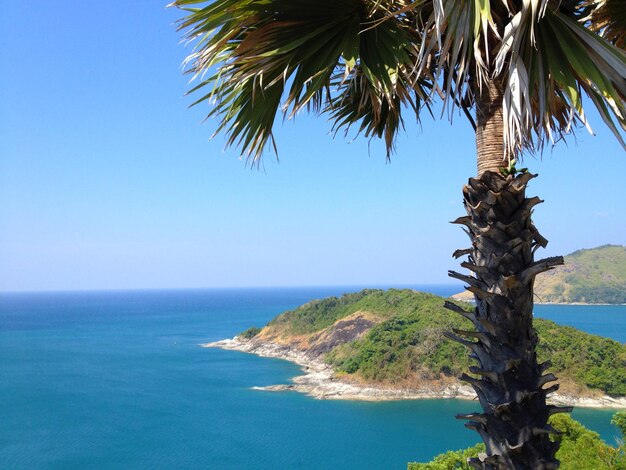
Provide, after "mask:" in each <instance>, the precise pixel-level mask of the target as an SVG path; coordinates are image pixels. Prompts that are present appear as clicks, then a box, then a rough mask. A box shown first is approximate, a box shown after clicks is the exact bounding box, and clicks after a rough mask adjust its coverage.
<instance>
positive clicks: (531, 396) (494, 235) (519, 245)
mask: <svg viewBox="0 0 626 470" xmlns="http://www.w3.org/2000/svg"><path fill="white" fill-rule="evenodd" d="M476 113H477V124H478V126H477V127H478V129H477V133H476V146H477V150H478V169H479V176H478V178H470V180H469V182H468V184H467V185H466V186H465V187H464V188H463V198H464V206H465V209H466V211H467V216H465V217H461V218H459V219H457V220H456V221H455V223H459V224H462V225H464V226H465V227H466V229H467V230H466V232H467V233H468V235H469V237H470V240H471V243H472V246H471V248H468V249H466V250H457V251H456V252H455V253H454V256H455V257H456V258H458V257H459V256H463V255H469V259H468V262H463V263H461V266H463V267H464V268H467V269H469V270H470V271H472V272H473V276H466V275H463V274H459V273H456V272H454V271H450V273H449V274H450V276H452V277H454V278H457V279H460V280H462V281H464V282H466V283H467V284H468V285H469V287H468V288H467V289H468V290H470V291H471V292H472V293H473V294H474V297H475V299H476V308H475V309H474V311H473V312H470V313H468V312H465V311H464V310H462V309H460V308H459V307H456V306H455V305H453V304H450V303H447V307H448V308H450V309H451V310H454V311H456V312H458V313H460V314H461V315H463V316H465V317H466V318H468V319H469V320H471V322H472V323H473V325H474V327H475V331H459V330H455V331H454V334H452V333H451V334H449V337H450V338H452V339H454V340H456V341H459V342H461V343H462V344H464V345H465V346H467V347H468V348H469V349H470V350H471V354H470V357H472V358H473V359H475V360H476V362H477V363H478V364H477V365H476V366H472V367H470V373H471V374H472V376H470V375H468V374H463V376H462V377H461V379H462V380H464V381H466V382H469V383H470V384H471V385H472V387H473V388H474V390H475V391H476V394H477V395H478V399H479V401H480V404H481V407H482V409H483V412H482V413H472V414H469V415H460V416H458V417H459V418H461V419H467V420H468V422H467V423H466V427H468V428H472V429H475V430H476V431H478V433H479V434H480V435H481V437H482V439H483V441H484V442H485V444H486V447H487V455H482V456H480V458H478V459H473V460H472V461H470V464H471V465H472V466H474V467H475V468H482V469H498V470H499V469H550V468H557V467H558V460H557V459H556V458H555V453H556V451H557V449H558V444H557V443H555V442H552V441H551V440H550V438H549V436H550V433H553V432H554V429H552V428H551V427H550V425H549V424H548V418H549V417H550V415H552V414H554V413H558V412H564V411H571V408H562V407H555V406H550V405H547V404H546V395H547V394H548V393H550V392H553V391H555V390H556V389H557V388H558V385H553V386H551V387H548V388H546V389H544V388H543V387H544V385H545V384H547V383H549V382H553V381H554V380H556V377H554V375H552V374H546V375H544V372H545V371H546V369H547V368H548V367H549V364H547V363H545V364H539V363H538V362H537V355H536V346H537V342H538V339H537V335H536V333H535V330H534V328H533V325H532V311H533V284H534V279H535V276H536V275H537V274H539V273H540V272H543V271H546V270H548V269H551V267H552V266H555V265H557V264H563V258H562V257H555V258H548V259H545V260H541V261H538V262H534V261H533V254H534V251H535V250H536V249H537V248H538V247H539V246H541V247H545V246H546V244H547V240H546V239H545V238H543V237H542V236H541V235H540V234H539V232H538V231H537V229H536V228H535V227H534V225H533V223H532V221H531V212H532V208H533V207H534V206H535V205H536V204H538V203H540V202H542V201H541V200H540V199H539V198H537V197H533V198H527V197H526V194H525V192H526V185H527V184H528V181H529V180H530V179H532V178H533V177H534V176H536V175H531V174H530V173H519V174H517V176H516V175H507V176H503V175H502V174H500V173H499V172H498V171H497V170H498V168H499V167H502V166H504V165H503V162H502V154H503V151H502V85H501V82H495V81H494V82H493V83H491V84H490V86H489V87H484V88H483V92H482V93H481V95H480V99H478V100H477V111H476ZM494 170H495V171H494Z"/></svg>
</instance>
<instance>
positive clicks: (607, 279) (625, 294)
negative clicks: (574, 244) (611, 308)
mask: <svg viewBox="0 0 626 470" xmlns="http://www.w3.org/2000/svg"><path fill="white" fill-rule="evenodd" d="M535 293H536V294H537V296H538V297H539V299H541V301H542V302H559V303H574V302H584V303H607V304H623V303H626V247H624V246H616V245H605V246H601V247H598V248H592V249H589V250H578V251H575V252H574V253H572V254H570V255H567V256H566V257H565V265H564V266H559V267H558V268H556V269H555V270H553V271H549V272H547V273H544V274H542V275H540V276H539V278H538V280H537V284H536V286H535Z"/></svg>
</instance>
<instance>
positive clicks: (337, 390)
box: [200, 336, 626, 409]
mask: <svg viewBox="0 0 626 470" xmlns="http://www.w3.org/2000/svg"><path fill="white" fill-rule="evenodd" d="M200 346H202V347H205V348H220V349H227V350H232V351H241V352H246V353H250V354H256V355H257V356H261V357H273V358H278V359H284V360H287V361H290V362H293V363H295V364H297V365H299V366H300V367H302V369H303V371H304V374H303V375H299V376H296V377H294V378H292V379H291V382H292V383H291V384H278V385H270V386H267V387H252V388H253V389H255V390H265V391H272V392H280V391H296V392H300V393H304V394H306V395H309V396H311V397H313V398H317V399H325V400H363V401H390V400H415V399H425V398H458V399H464V400H474V399H476V395H475V393H474V391H473V390H472V388H471V387H469V386H467V385H463V384H462V383H460V382H458V383H456V384H452V385H450V384H447V385H439V384H437V383H434V382H433V383H425V384H424V386H423V387H420V388H400V387H393V388H392V387H384V386H380V385H372V384H360V383H354V382H349V381H347V380H343V379H342V378H341V377H337V375H336V374H335V372H334V370H333V369H332V367H330V366H329V365H328V364H325V363H324V362H323V361H321V360H320V359H319V358H311V357H309V356H307V354H306V352H305V351H302V350H299V349H297V348H294V347H290V346H286V345H281V344H276V343H272V342H262V341H255V340H254V339H252V340H246V339H243V338H240V337H238V336H235V337H234V338H232V339H224V340H221V341H216V342H213V343H206V344H201V345H200ZM549 402H550V403H554V404H558V405H568V406H577V407H585V408H623V409H626V397H624V398H612V397H609V396H600V397H579V396H568V395H561V394H556V393H554V394H552V395H551V396H550V398H549Z"/></svg>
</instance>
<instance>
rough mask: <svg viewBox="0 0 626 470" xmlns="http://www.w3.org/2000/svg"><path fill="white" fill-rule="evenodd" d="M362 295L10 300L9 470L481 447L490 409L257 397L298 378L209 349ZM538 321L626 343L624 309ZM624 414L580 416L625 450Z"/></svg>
mask: <svg viewBox="0 0 626 470" xmlns="http://www.w3.org/2000/svg"><path fill="white" fill-rule="evenodd" d="M354 290H356V288H336V287H335V288H315V289H313V288H308V289H246V290H234V289H233V290H179V291H135V292H94V293H51V294H48V293H46V294H0V423H1V424H0V468H3V469H4V468H18V469H22V468H28V469H30V468H58V469H74V468H81V469H82V468H150V469H153V468H164V469H165V468H167V469H169V468H204V469H243V468H256V469H296V468H297V469H352V468H361V469H392V468H398V469H402V468H406V462H408V461H413V460H418V461H425V460H428V459H430V458H432V457H433V456H434V455H435V454H437V453H440V452H443V451H445V450H448V449H456V448H461V447H467V446H469V445H473V444H474V443H476V442H477V441H478V436H477V435H476V434H474V433H472V432H470V431H468V430H466V429H464V427H463V425H462V423H461V422H459V421H456V420H455V419H454V418H453V415H454V414H455V413H458V412H469V411H472V410H475V409H477V405H476V404H474V403H471V402H466V401H460V400H421V401H404V402H394V403H361V402H347V401H320V400H314V399H311V398H308V397H306V396H303V395H300V394H297V393H290V392H285V393H270V392H260V391H253V390H250V387H252V386H255V385H271V384H278V383H285V382H286V381H288V380H289V378H290V377H293V376H294V375H297V374H298V373H299V369H298V367H296V366H295V365H293V364H290V363H288V362H285V361H281V360H276V359H263V358H259V357H256V356H253V355H247V354H243V353H238V352H233V351H222V350H216V349H203V348H200V347H198V344H199V343H203V342H207V341H214V340H218V339H222V338H226V337H232V336H233V335H235V334H236V333H238V332H240V331H242V330H244V329H245V328H247V327H249V326H251V325H257V326H262V325H264V324H265V323H266V322H267V321H269V320H270V319H271V318H273V317H274V316H275V315H276V314H278V313H280V312H282V311H284V310H286V309H289V308H292V307H295V306H297V305H299V304H301V303H303V302H306V301H308V300H311V299H314V298H322V297H325V296H328V295H337V294H341V293H343V292H347V291H354ZM422 290H428V291H431V292H434V293H436V294H440V295H450V294H452V293H454V292H455V291H456V290H458V287H454V286H453V287H449V286H448V287H446V286H422ZM536 313H537V315H538V316H541V317H545V318H550V319H552V320H554V321H556V322H559V323H562V324H568V325H572V326H575V327H578V328H581V329H583V330H586V331H589V332H592V333H594V334H600V335H604V336H610V337H613V338H615V339H617V340H619V341H621V342H625V341H626V307H623V306H622V307H567V306H539V307H537V310H536ZM611 415H612V412H611V411H602V410H578V411H576V412H575V413H574V416H575V417H576V418H577V419H579V420H581V421H582V422H583V423H585V424H586V425H587V426H589V427H590V428H592V429H594V430H596V431H597V432H599V433H600V434H601V435H602V436H603V438H604V439H605V440H607V441H608V442H611V443H613V442H614V436H615V435H616V434H617V430H616V429H615V428H614V427H613V426H611V425H610V424H609V421H610V418H611Z"/></svg>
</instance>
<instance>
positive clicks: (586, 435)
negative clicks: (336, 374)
mask: <svg viewBox="0 0 626 470" xmlns="http://www.w3.org/2000/svg"><path fill="white" fill-rule="evenodd" d="M620 415H622V417H625V418H626V416H624V414H623V413H621V414H620V413H618V415H616V418H614V422H615V420H616V419H618V417H619V416H620ZM550 422H551V424H552V426H554V428H555V429H557V430H558V431H560V432H562V433H563V434H560V435H558V436H555V439H558V440H559V441H560V442H561V447H560V449H559V451H558V453H557V454H556V456H557V458H558V459H559V460H560V461H561V467H560V468H561V469H563V470H626V454H625V453H624V452H625V449H624V445H623V442H622V443H621V445H620V446H619V447H613V446H610V445H608V444H606V443H604V442H603V441H602V439H600V436H599V435H598V434H597V433H595V432H593V431H590V430H589V429H587V428H585V427H584V426H583V425H582V424H580V423H579V422H577V421H575V420H573V419H572V418H570V417H569V416H567V415H557V416H554V417H552V418H551V420H550ZM623 432H624V429H623V428H622V433H623ZM484 451H485V446H484V444H478V445H476V446H474V447H470V448H468V449H464V450H458V451H450V452H446V453H445V454H441V455H438V456H437V457H435V458H434V459H433V460H432V461H430V462H428V463H410V464H409V465H408V469H409V470H453V469H463V470H470V467H469V465H467V459H468V458H470V457H476V456H477V455H478V453H479V452H484Z"/></svg>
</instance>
